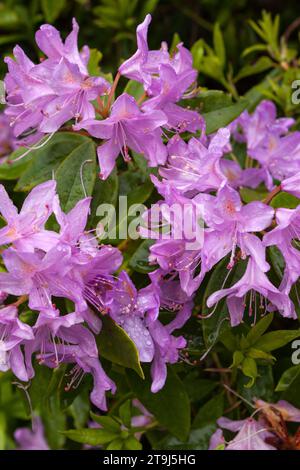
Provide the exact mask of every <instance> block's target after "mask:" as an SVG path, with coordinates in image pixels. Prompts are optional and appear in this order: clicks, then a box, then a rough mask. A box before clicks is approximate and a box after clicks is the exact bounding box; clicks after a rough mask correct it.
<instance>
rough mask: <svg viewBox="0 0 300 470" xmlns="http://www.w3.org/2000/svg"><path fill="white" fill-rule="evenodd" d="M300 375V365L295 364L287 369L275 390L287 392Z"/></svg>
mask: <svg viewBox="0 0 300 470" xmlns="http://www.w3.org/2000/svg"><path fill="white" fill-rule="evenodd" d="M299 376H300V366H293V367H290V368H289V369H287V370H285V371H284V372H283V374H282V376H281V377H280V379H279V382H278V384H277V386H276V388H275V392H285V391H287V389H288V388H289V387H291V386H292V385H293V383H294V381H295V380H296V379H297V378H298V377H299Z"/></svg>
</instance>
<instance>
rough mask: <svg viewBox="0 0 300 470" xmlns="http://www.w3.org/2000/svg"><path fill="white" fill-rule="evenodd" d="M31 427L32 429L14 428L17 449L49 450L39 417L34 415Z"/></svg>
mask: <svg viewBox="0 0 300 470" xmlns="http://www.w3.org/2000/svg"><path fill="white" fill-rule="evenodd" d="M32 428H33V429H32V430H31V429H29V428H18V429H16V431H15V433H14V438H15V441H16V443H17V444H18V450H49V446H48V443H47V441H46V438H45V434H44V426H43V423H42V420H41V418H40V417H38V416H36V417H34V420H33V423H32Z"/></svg>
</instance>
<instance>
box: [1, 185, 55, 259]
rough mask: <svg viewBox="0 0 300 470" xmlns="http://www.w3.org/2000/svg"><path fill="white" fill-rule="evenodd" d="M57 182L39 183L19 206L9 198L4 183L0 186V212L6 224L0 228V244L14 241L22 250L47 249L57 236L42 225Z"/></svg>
mask: <svg viewBox="0 0 300 470" xmlns="http://www.w3.org/2000/svg"><path fill="white" fill-rule="evenodd" d="M55 188H56V182H55V181H54V180H50V181H47V182H46V183H42V184H39V185H38V186H36V187H35V188H34V189H32V191H31V192H30V193H29V195H28V196H27V198H26V199H25V201H24V203H23V206H22V209H21V210H20V212H19V213H18V210H17V208H16V207H15V206H14V204H13V202H12V201H11V200H10V198H9V196H8V194H7V192H6V191H5V188H4V186H3V185H0V212H1V214H2V216H3V218H4V219H5V220H6V222H7V225H6V227H4V228H2V229H0V245H5V244H8V243H14V246H15V247H17V248H18V249H21V250H24V251H33V250H34V249H35V248H39V249H43V250H47V249H49V247H51V246H52V245H53V243H55V240H56V239H57V235H56V234H55V233H54V232H51V231H46V230H44V225H45V223H46V222H47V220H48V218H49V217H50V215H51V214H52V212H53V200H54V196H55Z"/></svg>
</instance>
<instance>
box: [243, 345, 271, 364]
mask: <svg viewBox="0 0 300 470" xmlns="http://www.w3.org/2000/svg"><path fill="white" fill-rule="evenodd" d="M246 354H247V356H248V357H251V358H252V359H265V360H266V361H273V360H275V357H274V356H272V355H271V354H268V353H266V352H265V351H261V350H260V349H256V348H250V349H249V351H247V353H246Z"/></svg>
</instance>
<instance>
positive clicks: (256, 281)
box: [207, 258, 297, 326]
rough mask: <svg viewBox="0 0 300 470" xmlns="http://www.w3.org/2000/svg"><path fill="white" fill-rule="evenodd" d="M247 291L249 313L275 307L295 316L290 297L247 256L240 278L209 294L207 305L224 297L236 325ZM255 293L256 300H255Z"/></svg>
mask: <svg viewBox="0 0 300 470" xmlns="http://www.w3.org/2000/svg"><path fill="white" fill-rule="evenodd" d="M248 293H250V301H249V315H252V314H253V313H255V316H256V313H257V312H256V309H257V308H261V309H262V310H264V311H268V310H269V311H270V310H272V309H273V308H275V309H276V310H278V311H279V312H280V313H281V315H283V316H284V317H288V318H295V319H296V318H297V315H296V312H295V307H294V305H293V303H292V301H291V299H290V298H289V297H288V296H287V295H285V294H284V293H283V292H280V291H279V290H278V289H277V288H276V287H275V286H274V285H273V284H272V283H271V282H270V281H269V279H268V277H267V276H266V274H265V273H264V271H263V270H262V269H261V268H260V267H259V266H258V265H257V264H256V263H255V261H254V260H253V259H252V258H249V261H248V265H247V269H246V271H245V274H244V275H243V276H242V278H241V279H240V280H239V281H237V283H236V284H234V285H233V286H232V287H228V288H226V289H221V290H219V291H216V292H214V293H213V294H212V295H210V296H209V298H208V299H207V305H208V307H212V306H213V305H215V304H216V303H218V302H219V301H220V300H221V299H223V298H224V297H226V301H227V306H228V310H229V313H230V320H231V325H232V326H236V325H238V324H239V323H241V321H242V320H243V316H244V311H245V307H246V306H247V304H246V303H245V299H246V296H247V294H248ZM257 295H258V301H257V300H256V296H257Z"/></svg>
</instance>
